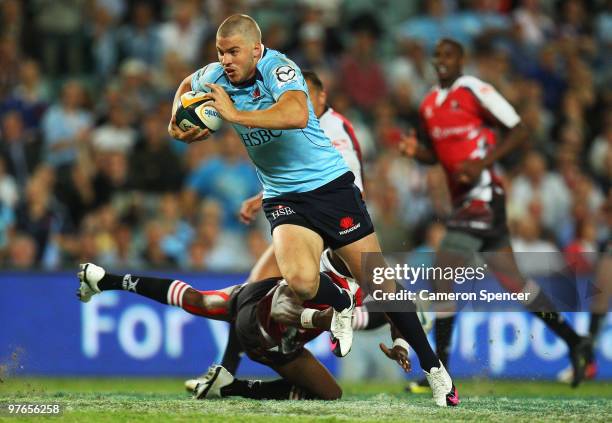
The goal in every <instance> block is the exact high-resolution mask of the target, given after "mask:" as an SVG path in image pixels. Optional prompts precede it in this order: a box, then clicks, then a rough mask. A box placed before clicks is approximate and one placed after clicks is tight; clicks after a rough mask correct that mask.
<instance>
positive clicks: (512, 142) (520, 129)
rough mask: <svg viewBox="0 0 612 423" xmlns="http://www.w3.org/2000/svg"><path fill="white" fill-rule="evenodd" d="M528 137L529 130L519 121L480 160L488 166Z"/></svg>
mask: <svg viewBox="0 0 612 423" xmlns="http://www.w3.org/2000/svg"><path fill="white" fill-rule="evenodd" d="M528 138H529V131H528V130H527V128H526V127H525V125H523V123H519V124H518V125H516V126H515V127H514V128H512V129H511V130H510V132H509V133H508V135H507V136H506V138H505V139H504V140H503V141H502V142H501V143H500V144H499V145H498V146H497V147H496V148H495V149H493V150H492V151H491V152H490V153H489V154H487V156H486V157H485V158H484V159H483V160H482V161H483V165H484V167H490V166H492V165H493V163H495V162H497V161H498V160H500V159H502V158H504V157H505V156H507V155H508V154H510V153H511V152H512V151H514V150H515V149H516V148H517V147H519V146H520V145H522V144H523V143H524V142H525V141H527V139H528Z"/></svg>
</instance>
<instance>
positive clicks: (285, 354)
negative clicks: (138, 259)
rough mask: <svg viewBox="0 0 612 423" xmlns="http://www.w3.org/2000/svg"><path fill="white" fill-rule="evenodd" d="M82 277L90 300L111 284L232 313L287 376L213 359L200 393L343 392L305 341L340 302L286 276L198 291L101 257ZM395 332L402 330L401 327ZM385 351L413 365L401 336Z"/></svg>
mask: <svg viewBox="0 0 612 423" xmlns="http://www.w3.org/2000/svg"><path fill="white" fill-rule="evenodd" d="M330 277H331V278H332V279H333V281H334V282H333V283H334V284H335V285H337V286H341V287H343V288H348V283H347V281H346V280H344V279H342V278H339V277H337V276H335V275H333V274H330ZM78 278H79V289H78V290H77V296H78V298H79V299H80V300H81V301H83V302H88V301H89V300H90V299H91V297H92V296H93V295H96V294H99V293H101V292H103V291H111V290H123V291H129V292H133V293H135V294H138V295H141V296H144V297H147V298H150V299H152V300H155V301H158V302H160V303H162V304H168V305H173V306H177V307H180V308H182V309H183V310H185V311H187V312H189V313H191V314H194V315H197V316H202V317H206V318H209V319H215V320H223V321H231V322H233V323H234V324H235V327H236V334H237V338H238V340H239V342H240V344H241V345H242V347H243V348H244V350H245V351H246V353H247V354H248V356H249V357H250V358H251V359H253V360H255V361H257V362H259V363H262V364H264V365H267V366H269V367H271V368H272V369H274V370H275V371H276V372H277V373H278V374H280V375H281V376H282V379H278V380H274V381H269V382H268V381H267V382H263V381H246V380H239V379H235V378H234V377H233V376H232V375H231V374H230V373H229V372H228V371H227V370H226V369H225V368H223V367H222V366H211V368H210V370H209V372H208V374H207V375H206V376H205V377H204V378H203V379H201V380H198V381H196V384H195V385H194V386H190V388H191V390H192V391H193V393H194V398H197V399H204V398H220V397H230V396H242V397H245V398H253V399H278V400H282V399H323V400H335V399H338V398H340V397H341V396H342V390H341V389H340V387H339V386H338V384H337V383H336V381H335V380H334V378H333V377H332V375H331V374H330V373H329V372H328V371H327V369H326V368H325V367H324V366H323V365H322V364H321V362H319V361H318V360H317V359H316V358H315V357H314V356H313V355H312V354H311V353H310V352H309V351H308V350H307V349H305V348H304V344H306V343H307V342H308V341H310V340H312V339H314V338H316V337H317V336H318V335H319V334H321V333H322V332H323V331H326V330H329V327H330V324H331V319H332V312H333V309H332V308H331V307H328V306H319V305H316V304H309V303H308V302H306V303H304V304H301V303H302V302H301V301H299V299H298V298H296V297H295V294H294V293H293V291H292V290H291V289H289V288H288V286H287V284H286V283H285V282H284V281H282V280H281V279H280V278H270V279H266V280H263V281H258V282H256V283H249V284H243V285H234V286H230V287H227V288H224V289H221V290H216V291H198V290H196V289H194V288H192V287H191V286H190V285H188V284H186V283H185V282H182V281H179V280H173V279H161V278H153V277H148V276H138V275H131V274H126V275H114V274H110V273H107V272H106V271H105V270H104V269H103V268H102V267H100V266H97V265H95V264H93V263H85V264H81V266H80V271H79V273H78ZM305 315H307V316H308V319H307V320H305V319H304V317H303V316H305ZM392 336H393V337H396V338H397V337H398V335H397V333H394V332H393V331H392ZM404 342H405V341H404ZM383 351H384V352H385V354H386V355H387V356H388V357H389V358H391V359H393V360H395V361H397V362H398V363H399V364H400V366H401V367H402V368H403V369H404V370H405V371H409V370H410V362H409V361H408V358H407V350H406V348H405V347H401V346H399V345H398V342H394V346H393V347H392V348H391V349H387V348H386V347H385V348H383Z"/></svg>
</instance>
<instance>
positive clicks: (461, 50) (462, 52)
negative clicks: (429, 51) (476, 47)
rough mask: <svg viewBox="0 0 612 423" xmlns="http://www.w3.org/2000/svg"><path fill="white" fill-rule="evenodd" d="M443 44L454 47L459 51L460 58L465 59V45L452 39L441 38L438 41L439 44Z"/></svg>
mask: <svg viewBox="0 0 612 423" xmlns="http://www.w3.org/2000/svg"><path fill="white" fill-rule="evenodd" d="M442 43H446V44H450V45H451V46H453V48H455V49H456V50H457V52H458V53H459V56H461V57H463V56H465V49H464V48H463V45H462V44H461V43H460V42H459V41H457V40H454V39H452V38H447V37H445V38H440V40H439V41H438V44H442Z"/></svg>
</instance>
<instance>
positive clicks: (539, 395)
mask: <svg viewBox="0 0 612 423" xmlns="http://www.w3.org/2000/svg"><path fill="white" fill-rule="evenodd" d="M182 383H183V381H182V380H181V379H125V378H116V379H113V378H108V379H68V378H64V379H42V378H37V379H33V378H32V379H29V378H28V379H26V378H13V379H7V380H4V382H3V383H0V403H2V404H7V403H39V404H40V403H45V404H49V403H55V404H61V405H62V406H63V407H64V411H63V414H62V415H61V416H59V417H40V416H38V417H26V418H22V417H19V418H16V417H8V416H7V414H6V412H4V413H0V421H7V422H14V421H26V420H27V421H41V420H43V419H44V420H46V421H49V420H50V421H62V422H120V421H130V422H193V421H197V422H207V423H209V422H221V423H228V422H234V421H235V422H261V423H273V422H293V421H312V422H349V421H350V422H352V421H358V422H391V421H423V422H430V423H431V422H435V423H438V422H443V421H465V420H472V421H495V422H499V421H508V422H518V421H523V422H541V421H550V422H553V421H554V422H562V421H584V422H595V421H601V422H604V421H607V422H610V421H612V384H611V383H599V382H587V383H585V384H583V385H582V386H581V387H580V388H578V389H577V390H573V389H571V388H570V387H568V386H567V385H562V384H558V383H553V382H540V381H491V380H469V381H468V380H466V381H459V383H458V385H457V386H458V387H459V395H460V397H461V401H462V403H461V405H460V406H459V407H457V408H446V409H438V408H436V407H434V406H433V402H432V400H431V397H430V396H427V395H411V394H406V393H404V392H403V391H402V388H403V384H399V383H393V384H385V383H345V384H343V385H342V386H343V389H344V397H343V399H342V400H340V401H335V402H324V401H253V400H245V399H224V400H210V401H195V400H192V399H190V397H189V396H188V395H187V393H186V392H184V391H182V389H181V388H182Z"/></svg>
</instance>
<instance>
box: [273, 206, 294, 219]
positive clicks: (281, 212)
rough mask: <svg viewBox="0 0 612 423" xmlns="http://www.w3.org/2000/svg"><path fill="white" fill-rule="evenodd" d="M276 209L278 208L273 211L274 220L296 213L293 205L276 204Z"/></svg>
mask: <svg viewBox="0 0 612 423" xmlns="http://www.w3.org/2000/svg"><path fill="white" fill-rule="evenodd" d="M275 209H276V210H274V211H273V212H272V213H271V216H272V220H276V219H277V218H279V217H280V216H289V215H292V214H295V211H294V210H293V209H292V208H291V207H288V206H283V205H281V204H279V205H278V206H276V207H275Z"/></svg>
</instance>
